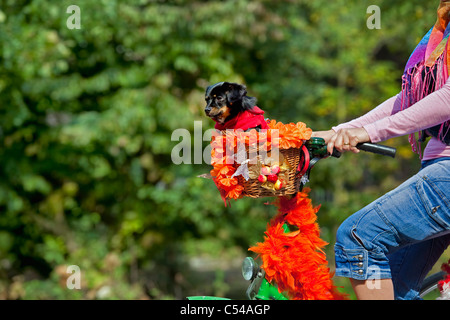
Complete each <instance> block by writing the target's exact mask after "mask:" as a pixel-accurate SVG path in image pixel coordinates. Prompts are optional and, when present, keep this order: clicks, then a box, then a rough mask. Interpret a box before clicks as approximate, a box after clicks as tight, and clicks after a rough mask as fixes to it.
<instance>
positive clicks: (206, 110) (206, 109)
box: [205, 108, 211, 116]
mask: <svg viewBox="0 0 450 320" xmlns="http://www.w3.org/2000/svg"><path fill="white" fill-rule="evenodd" d="M210 112H211V108H205V113H206V115H207V116H209V113H210Z"/></svg>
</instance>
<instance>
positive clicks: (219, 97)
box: [216, 96, 224, 101]
mask: <svg viewBox="0 0 450 320" xmlns="http://www.w3.org/2000/svg"><path fill="white" fill-rule="evenodd" d="M216 99H217V101H223V100H224V98H223V97H222V96H218V97H217V98H216Z"/></svg>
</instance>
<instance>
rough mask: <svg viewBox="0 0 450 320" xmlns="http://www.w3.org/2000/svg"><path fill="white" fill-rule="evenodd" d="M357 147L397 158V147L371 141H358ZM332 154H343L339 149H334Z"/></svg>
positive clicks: (337, 155) (334, 155)
mask: <svg viewBox="0 0 450 320" xmlns="http://www.w3.org/2000/svg"><path fill="white" fill-rule="evenodd" d="M356 148H358V149H359V150H363V151H366V152H372V153H376V154H381V155H383V156H389V157H392V158H395V153H396V152H397V149H395V148H393V147H388V146H384V145H380V144H376V143H369V142H365V143H358V144H357V145H356ZM332 156H333V157H336V158H339V157H340V156H341V153H340V152H339V151H338V150H336V149H334V150H333V154H332Z"/></svg>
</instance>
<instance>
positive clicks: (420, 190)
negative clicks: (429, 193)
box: [415, 176, 447, 232]
mask: <svg viewBox="0 0 450 320" xmlns="http://www.w3.org/2000/svg"><path fill="white" fill-rule="evenodd" d="M425 182H426V183H428V184H430V183H429V182H430V180H428V179H426V176H423V177H422V178H421V179H419V180H417V182H416V183H415V187H416V190H417V193H418V194H419V197H420V200H421V201H422V205H423V206H424V207H425V211H426V213H427V215H428V217H430V218H431V220H433V221H434V222H435V223H436V224H437V226H439V227H440V228H444V229H446V228H447V225H446V224H445V222H444V221H442V220H441V218H439V217H436V216H435V215H433V213H432V210H433V209H432V208H429V204H428V201H427V200H426V196H425V191H424V190H423V186H421V183H425ZM433 190H435V189H434V188H433ZM435 231H436V232H439V231H440V230H439V229H438V228H436V227H435Z"/></svg>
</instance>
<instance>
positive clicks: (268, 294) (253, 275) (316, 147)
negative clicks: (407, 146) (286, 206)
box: [188, 137, 448, 300]
mask: <svg viewBox="0 0 450 320" xmlns="http://www.w3.org/2000/svg"><path fill="white" fill-rule="evenodd" d="M357 148H358V149H360V150H363V151H366V152H371V153H375V154H381V155H385V156H390V157H395V153H396V149H395V148H392V147H389V146H384V145H379V144H373V143H361V144H358V145H357ZM301 152H302V154H301V158H300V159H301V160H300V164H299V166H298V173H299V174H300V175H302V176H303V177H304V179H302V182H301V184H300V187H299V192H301V191H302V189H303V187H304V185H305V183H306V182H307V181H309V177H310V173H311V170H312V168H313V167H314V166H315V165H316V164H317V162H318V161H319V160H321V159H325V158H328V157H330V156H331V157H335V158H339V157H340V156H341V153H340V152H339V151H337V150H334V152H333V154H331V155H330V154H329V153H328V152H327V146H326V144H325V141H324V139H322V138H317V137H313V138H311V139H310V140H308V141H306V143H305V144H304V145H303V147H302V148H301ZM283 229H284V232H285V233H289V232H290V230H289V226H288V225H287V224H286V223H285V224H283ZM447 275H448V274H447V273H446V272H444V271H440V272H437V273H435V274H432V275H431V276H428V277H427V278H426V279H425V280H424V281H423V284H422V287H421V289H420V297H421V298H422V299H427V298H428V297H430V296H432V297H436V295H438V294H439V286H438V283H439V282H440V281H442V280H443V279H444V278H445V277H446V276H447ZM242 276H243V278H244V279H245V280H246V281H250V284H249V286H248V288H247V290H246V297H247V298H248V299H250V300H288V297H287V295H286V294H285V293H282V292H280V291H279V290H278V287H277V284H276V283H274V281H272V282H271V281H269V279H268V278H267V275H266V272H265V270H264V268H263V266H262V264H261V263H258V262H256V261H255V259H253V258H252V257H246V258H245V259H244V260H243V263H242ZM188 299H189V300H228V299H227V298H219V297H212V296H192V297H188Z"/></svg>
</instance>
